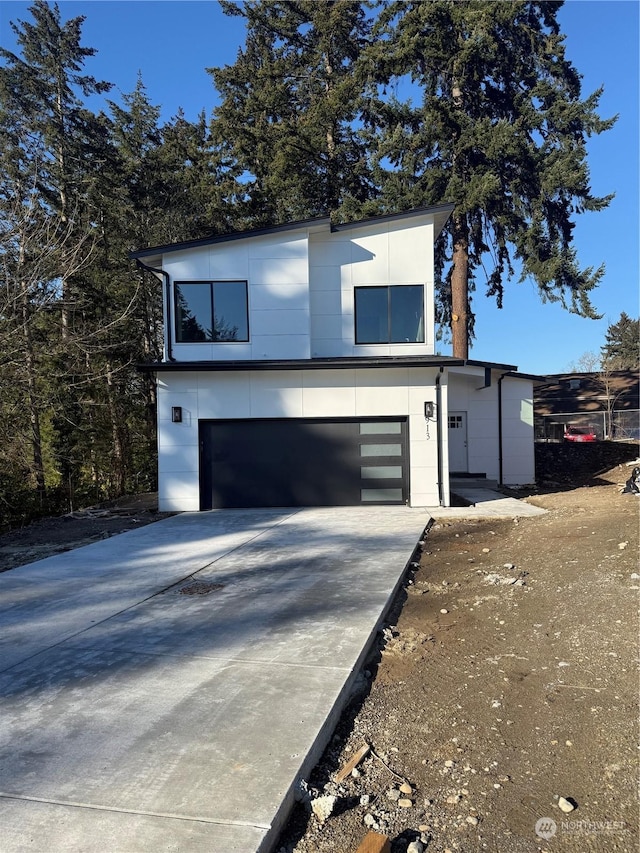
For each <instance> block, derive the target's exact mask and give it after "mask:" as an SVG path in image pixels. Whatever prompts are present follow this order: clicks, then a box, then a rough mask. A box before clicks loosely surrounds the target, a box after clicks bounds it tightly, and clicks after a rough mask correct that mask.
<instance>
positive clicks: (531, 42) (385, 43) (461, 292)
mask: <svg viewBox="0 0 640 853" xmlns="http://www.w3.org/2000/svg"><path fill="white" fill-rule="evenodd" d="M561 6H562V3H561V2H554V0H542V2H536V0H513V2H508V3H506V2H487V0H419V2H415V1H414V0H409V2H405V0H393V2H390V3H388V4H385V5H384V7H383V8H382V11H381V14H380V17H379V19H378V21H377V24H376V28H375V34H376V40H374V41H373V43H372V45H371V47H370V48H369V51H368V54H369V57H368V65H369V67H371V68H372V69H375V71H374V73H375V74H376V75H377V79H378V82H379V83H380V84H389V83H393V82H394V81H399V80H402V79H403V78H404V79H405V80H410V81H411V83H412V84H413V87H414V90H415V91H414V95H415V100H416V101H417V102H418V103H417V104H414V103H412V102H410V101H407V102H405V103H399V102H395V103H394V102H392V101H391V102H389V103H388V104H386V105H385V108H384V110H381V111H380V112H379V114H378V117H377V123H376V126H375V127H374V129H373V137H374V138H373V140H372V141H373V143H374V144H375V145H376V146H377V149H378V150H377V159H378V162H379V164H380V168H379V171H378V181H379V182H380V184H381V187H382V190H383V197H386V201H387V204H390V205H392V206H397V207H402V206H412V205H416V204H424V203H427V204H438V203H440V202H443V201H448V202H455V205H456V207H455V211H454V213H453V215H452V217H451V220H450V226H449V230H448V232H447V234H446V239H447V241H448V246H447V252H448V255H449V256H450V257H451V258H452V261H453V263H452V267H451V269H450V271H449V273H448V276H447V285H448V288H447V287H446V288H445V296H446V297H447V298H445V300H444V302H443V307H444V311H443V313H442V314H441V319H442V320H444V321H445V322H446V321H448V322H450V324H451V329H452V338H453V354H454V355H455V356H458V357H462V358H466V357H468V348H469V336H470V331H471V324H472V312H471V308H470V304H469V292H470V289H471V288H472V287H473V279H474V275H475V273H476V271H477V270H478V268H479V266H480V265H481V264H484V263H488V264H490V266H491V267H492V269H491V271H490V273H489V274H488V277H487V295H488V296H493V297H495V299H496V301H497V304H498V307H501V305H502V299H503V293H504V285H505V280H508V279H509V278H510V277H511V276H512V275H514V268H515V267H516V266H519V267H520V269H521V274H522V278H525V277H531V278H532V279H533V280H534V281H535V282H536V284H537V286H538V289H539V293H540V295H541V297H542V299H543V301H547V300H549V301H560V302H561V303H562V304H563V305H564V306H565V307H567V308H568V309H569V310H570V311H572V312H574V313H577V314H579V315H581V316H584V317H594V316H596V315H595V312H594V308H593V306H592V304H591V301H590V293H591V291H592V290H593V288H594V287H595V286H596V285H597V284H598V282H599V281H600V279H601V278H602V275H603V272H604V270H603V268H602V267H600V268H598V269H595V270H594V269H593V268H586V269H584V268H581V267H580V266H579V263H578V259H577V257H576V252H575V248H574V246H573V243H572V234H573V229H574V220H575V216H576V214H579V213H582V212H584V211H597V210H602V209H603V208H604V207H606V206H607V204H608V203H609V201H610V198H611V196H608V197H604V198H599V197H597V196H594V195H593V194H592V192H591V188H590V185H589V170H588V167H587V161H586V141H587V139H588V137H589V136H591V135H592V134H597V133H601V132H603V131H605V130H607V129H608V128H610V127H611V126H612V124H613V123H614V121H615V119H609V120H603V119H601V118H600V117H599V116H598V113H597V108H598V101H599V98H600V95H601V90H598V91H596V92H594V93H593V94H592V95H590V96H588V97H587V98H585V99H582V97H581V91H580V90H581V86H580V75H579V73H578V72H577V70H576V69H575V68H574V67H573V65H572V64H571V63H570V62H569V61H568V60H567V58H566V56H565V49H564V37H563V35H562V34H561V32H560V27H559V24H558V21H557V13H558V10H559V9H560V7H561ZM449 288H450V292H447V291H448V289H449Z"/></svg>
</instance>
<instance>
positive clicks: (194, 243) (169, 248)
mask: <svg viewBox="0 0 640 853" xmlns="http://www.w3.org/2000/svg"><path fill="white" fill-rule="evenodd" d="M323 224H324V225H327V226H330V224H331V223H330V220H329V217H328V216H318V217H316V218H314V219H301V220H299V221H298V222H287V223H285V224H284V225H271V226H268V227H266V228H254V229H251V230H249V231H231V232H230V233H227V234H213V235H211V234H210V235H209V236H208V237H199V238H198V239H196V240H184V241H183V242H181V243H167V244H166V245H164V246H149V247H148V248H146V249H136V250H135V251H133V252H129V258H130V259H131V260H136V259H137V258H146V257H149V255H162V254H166V253H167V252H179V251H182V250H184V249H197V248H198V247H199V246H211V245H213V244H214V243H229V242H231V241H232V240H244V239H246V238H247V237H263V236H266V235H267V234H279V233H282V232H284V231H298V230H300V229H301V228H305V227H308V226H310V225H323Z"/></svg>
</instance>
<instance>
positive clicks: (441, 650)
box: [276, 465, 640, 853]
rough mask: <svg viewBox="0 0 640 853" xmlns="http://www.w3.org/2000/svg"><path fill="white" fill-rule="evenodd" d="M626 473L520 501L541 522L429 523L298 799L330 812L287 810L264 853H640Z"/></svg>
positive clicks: (631, 522)
mask: <svg viewBox="0 0 640 853" xmlns="http://www.w3.org/2000/svg"><path fill="white" fill-rule="evenodd" d="M629 471H630V468H629V467H627V466H625V465H620V466H618V467H616V468H613V469H612V470H610V471H609V472H607V473H605V474H602V475H601V476H600V477H598V478H596V479H595V480H593V481H592V483H593V484H592V485H589V486H582V487H578V488H573V489H568V490H563V491H556V492H551V493H547V494H539V495H536V496H532V497H529V498H527V500H528V501H529V502H531V503H533V504H535V505H536V506H540V507H543V508H544V509H546V510H548V512H547V513H546V514H545V515H543V516H537V517H534V518H520V519H513V520H506V521H464V520H455V521H440V522H438V523H436V524H434V525H433V526H432V527H431V529H430V531H429V533H428V535H427V537H426V539H425V543H424V546H423V551H422V555H421V558H420V563H419V567H417V568H416V569H415V571H413V572H412V573H411V574H410V575H409V577H408V578H407V582H406V583H405V586H404V590H403V592H402V593H401V595H400V597H399V599H398V601H397V603H396V606H395V608H394V611H393V612H392V614H391V615H390V622H389V624H388V626H387V627H386V628H385V629H384V631H383V632H382V633H381V634H380V635H379V642H378V646H377V649H376V651H375V653H374V655H373V656H372V659H371V660H370V662H369V663H368V665H367V666H368V672H369V674H370V678H369V680H368V683H367V684H366V685H365V686H364V692H363V693H362V694H361V695H359V696H357V697H355V698H354V701H353V703H352V704H351V706H350V707H349V708H348V709H347V712H346V713H345V714H344V716H343V718H342V720H341V722H340V724H339V726H338V729H337V731H336V734H335V737H334V739H333V741H332V742H331V744H330V745H329V747H328V748H327V750H326V752H325V755H324V757H323V759H322V761H321V762H320V764H319V765H318V766H317V767H316V769H315V771H314V773H313V775H312V777H311V779H309V780H308V785H309V789H310V798H311V799H318V798H321V797H335V798H336V799H335V801H333V800H332V799H331V800H323V801H322V803H321V804H316V807H317V808H319V806H320V805H327V808H328V809H330V810H331V811H332V813H331V815H330V816H329V817H328V818H326V819H325V820H324V821H322V820H320V819H319V818H318V817H316V816H315V814H314V813H312V812H311V811H310V807H309V801H308V800H307V802H306V803H304V802H303V803H301V804H300V805H298V806H296V809H295V811H294V814H293V816H292V819H291V821H290V823H289V826H288V827H287V830H286V832H285V833H284V834H283V836H282V838H281V839H280V842H279V844H278V845H276V850H277V851H278V850H279V851H281V853H292V851H295V853H355V851H356V850H357V849H358V846H359V844H360V843H361V842H362V840H363V838H364V837H365V836H366V834H367V832H368V831H370V830H371V831H376V832H378V833H379V834H382V835H387V836H389V838H390V839H391V850H392V851H393V853H401V851H402V853H405V851H407V848H408V847H409V845H410V843H411V842H416V841H418V842H420V844H421V845H422V848H421V847H420V845H419V844H418V845H414V846H413V847H412V848H411V853H413V851H419V850H420V849H424V850H425V851H427V853H445V851H456V853H472V851H484V850H487V851H491V853H538V851H549V853H552V851H563V853H564V851H567V853H584V851H637V850H638V840H639V838H640V835H639V833H638V801H637V788H636V786H637V781H638V746H637V744H638V695H639V692H638V668H637V652H638V617H637V597H638V589H639V588H640V568H639V566H638V553H639V551H638V519H639V509H640V500H638V499H637V498H636V497H634V496H632V495H626V494H621V492H620V485H621V484H623V483H624V481H625V480H626V479H627V478H628V476H629ZM364 744H369V745H370V746H371V750H372V751H371V752H370V753H369V755H368V756H366V757H365V758H364V759H363V760H362V761H360V762H359V763H358V765H357V768H356V771H355V773H354V774H353V775H349V776H348V777H347V778H346V780H345V781H344V782H343V783H342V784H336V783H335V782H334V781H333V780H334V778H335V775H336V772H337V771H339V770H340V769H341V768H342V767H344V766H345V765H346V763H347V761H348V760H349V758H350V757H352V756H353V755H354V754H355V753H356V752H357V750H358V749H359V748H360V747H362V746H363V745H364ZM403 782H404V783H405V784H408V785H409V786H410V788H411V792H410V793H407V794H404V793H401V792H399V790H400V785H401V784H402V783H403ZM405 790H406V791H407V792H408V791H409V789H408V788H405ZM560 797H563V798H565V799H566V800H567V801H568V802H569V803H570V804H571V805H573V806H574V809H573V811H571V812H568V813H565V812H563V811H562V810H561V808H560V807H559V803H560V800H559V798H560ZM392 798H394V799H392ZM545 819H546V820H545ZM538 821H541V822H540V823H538ZM551 821H553V822H554V823H552V822H551ZM536 827H537V832H536ZM376 849H377V848H376Z"/></svg>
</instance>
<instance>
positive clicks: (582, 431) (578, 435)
mask: <svg viewBox="0 0 640 853" xmlns="http://www.w3.org/2000/svg"><path fill="white" fill-rule="evenodd" d="M564 440H565V441H597V440H598V438H597V436H596V434H595V431H594V429H593V427H572V426H568V427H565V428H564Z"/></svg>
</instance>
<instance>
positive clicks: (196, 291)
mask: <svg viewBox="0 0 640 853" xmlns="http://www.w3.org/2000/svg"><path fill="white" fill-rule="evenodd" d="M174 294H175V318H176V341H177V342H178V343H199V342H201V341H204V342H211V341H248V340H249V312H248V302H247V282H246V281H181V282H176V283H175V285H174Z"/></svg>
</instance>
